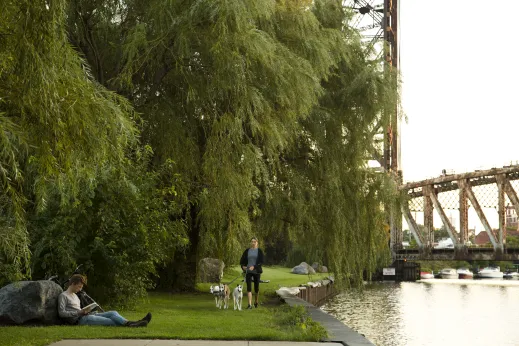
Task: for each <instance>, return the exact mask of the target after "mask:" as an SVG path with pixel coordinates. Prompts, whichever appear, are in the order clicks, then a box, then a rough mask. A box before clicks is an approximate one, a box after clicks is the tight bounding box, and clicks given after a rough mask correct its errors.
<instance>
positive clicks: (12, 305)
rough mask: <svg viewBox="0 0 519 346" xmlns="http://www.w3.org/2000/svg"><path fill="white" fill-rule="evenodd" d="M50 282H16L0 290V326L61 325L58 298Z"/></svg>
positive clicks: (57, 288)
mask: <svg viewBox="0 0 519 346" xmlns="http://www.w3.org/2000/svg"><path fill="white" fill-rule="evenodd" d="M61 292H63V289H62V288H61V287H60V286H59V285H58V284H56V283H55V282H52V281H43V280H42V281H18V282H13V283H12V284H9V285H7V286H4V287H3V288H2V289H0V324H25V323H26V324H61V321H60V319H59V317H58V296H59V295H60V294H61Z"/></svg>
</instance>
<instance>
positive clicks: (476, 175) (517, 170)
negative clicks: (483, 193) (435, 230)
mask: <svg viewBox="0 0 519 346" xmlns="http://www.w3.org/2000/svg"><path fill="white" fill-rule="evenodd" d="M510 173H519V165H514V166H510V167H503V168H492V169H487V170H483V171H475V172H470V173H461V174H451V175H446V176H442V177H438V178H433V179H426V180H421V181H415V182H411V183H407V184H402V185H401V186H400V190H409V189H414V188H417V187H422V186H427V185H437V184H442V183H448V182H454V181H457V180H461V179H473V178H479V177H485V176H495V175H497V174H510ZM494 182H495V181H494ZM471 185H472V184H471ZM472 186H475V185H472Z"/></svg>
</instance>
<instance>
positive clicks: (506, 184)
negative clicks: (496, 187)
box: [504, 179, 519, 215]
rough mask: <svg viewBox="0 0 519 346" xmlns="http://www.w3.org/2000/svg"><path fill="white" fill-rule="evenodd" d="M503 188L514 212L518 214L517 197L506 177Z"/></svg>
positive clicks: (518, 199) (518, 204) (518, 201)
mask: <svg viewBox="0 0 519 346" xmlns="http://www.w3.org/2000/svg"><path fill="white" fill-rule="evenodd" d="M504 189H505V192H506V194H507V195H508V198H509V199H510V202H512V205H513V206H514V209H515V212H516V214H517V215H519V198H517V193H516V192H515V190H514V188H513V187H512V184H510V181H509V180H508V179H507V180H506V181H505V182H504Z"/></svg>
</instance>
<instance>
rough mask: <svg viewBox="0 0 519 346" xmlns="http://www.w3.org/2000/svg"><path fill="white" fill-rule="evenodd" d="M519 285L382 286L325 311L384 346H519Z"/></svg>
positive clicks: (338, 298) (369, 288) (372, 286)
mask: <svg viewBox="0 0 519 346" xmlns="http://www.w3.org/2000/svg"><path fill="white" fill-rule="evenodd" d="M518 306H519V283H518V284H517V285H509V286H499V283H497V284H496V285H478V284H473V283H471V284H463V283H461V282H460V283H457V284H456V283H435V284H432V283H410V282H404V283H400V284H396V283H376V284H370V285H367V286H366V287H365V289H364V290H362V291H356V290H351V291H348V292H346V293H343V294H340V295H338V296H336V297H335V298H333V299H332V300H331V301H330V302H328V303H327V304H326V305H325V306H323V309H324V310H325V311H327V312H328V313H330V314H332V315H333V316H335V317H337V318H338V319H339V320H341V321H343V322H344V323H345V324H346V325H348V326H349V327H351V328H353V329H354V330H356V331H358V332H359V333H362V334H364V335H365V336H366V337H367V338H368V339H369V340H370V341H372V342H373V343H374V344H376V345H378V346H401V345H402V346H403V345H405V346H408V345H409V346H414V345H416V346H429V345H441V346H447V345H485V346H486V345H519V333H516V332H515V329H516V324H517V322H518V321H519V309H517V307H518Z"/></svg>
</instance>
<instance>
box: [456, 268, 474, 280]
mask: <svg viewBox="0 0 519 346" xmlns="http://www.w3.org/2000/svg"><path fill="white" fill-rule="evenodd" d="M457 272H458V278H459V279H472V278H474V273H473V272H471V271H470V270H469V269H467V268H459V269H458V270H457Z"/></svg>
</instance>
